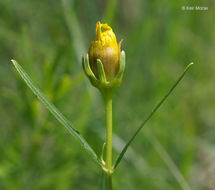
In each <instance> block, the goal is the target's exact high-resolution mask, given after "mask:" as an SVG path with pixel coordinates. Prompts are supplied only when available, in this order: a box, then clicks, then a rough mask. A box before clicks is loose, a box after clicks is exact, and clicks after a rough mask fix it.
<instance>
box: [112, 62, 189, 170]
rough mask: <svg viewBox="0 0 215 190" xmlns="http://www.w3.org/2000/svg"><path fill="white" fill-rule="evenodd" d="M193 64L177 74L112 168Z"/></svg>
mask: <svg viewBox="0 0 215 190" xmlns="http://www.w3.org/2000/svg"><path fill="white" fill-rule="evenodd" d="M192 65H193V63H190V64H189V65H188V66H187V67H186V68H185V70H184V71H183V73H182V74H181V75H180V76H179V78H178V79H177V81H176V82H175V83H174V84H173V86H172V87H171V88H170V90H169V91H168V92H167V93H166V95H165V96H164V97H163V98H162V99H161V101H160V102H159V103H158V104H157V105H156V106H155V108H154V109H153V110H152V112H151V113H150V114H149V115H148V116H147V117H146V119H145V120H144V121H143V123H141V124H140V126H139V127H138V129H137V130H136V132H135V133H134V134H133V136H132V137H131V138H130V140H129V141H128V143H127V144H126V145H125V147H124V148H123V149H122V152H121V153H120V154H119V155H118V157H117V159H116V162H115V164H114V169H115V168H116V167H117V166H118V164H119V163H120V161H121V159H122V158H123V156H124V154H125V153H126V151H127V149H128V147H129V145H130V144H131V143H132V141H133V140H134V139H135V137H136V136H137V134H138V133H139V132H140V130H141V129H142V128H143V126H144V125H145V124H146V123H147V121H149V119H150V118H151V117H152V116H153V115H154V113H155V112H156V111H157V110H158V108H159V107H160V106H161V105H162V104H163V103H164V101H165V100H166V99H167V98H168V96H169V95H170V94H171V92H172V91H173V90H174V89H175V87H176V86H177V85H178V83H179V82H180V81H181V80H182V78H183V77H184V75H185V74H186V72H187V71H188V70H189V68H190V67H191V66H192Z"/></svg>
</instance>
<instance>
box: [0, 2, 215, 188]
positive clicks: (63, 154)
mask: <svg viewBox="0 0 215 190" xmlns="http://www.w3.org/2000/svg"><path fill="white" fill-rule="evenodd" d="M186 5H193V6H196V5H200V6H208V9H209V10H208V11H182V10H181V7H182V6H186ZM214 19H215V1H214V0H195V1H191V0H180V1H179V0H175V1H167V0H164V1H160V0H152V1H147V0H124V1H123V0H119V1H116V0H109V1H100V0H91V1H89V0H59V1H54V0H37V1H33V0H21V1H16V0H1V1H0V189H1V190H73V189H74V190H76V189H77V190H88V189H89V190H91V189H92V190H95V189H98V184H99V177H100V173H101V172H100V168H98V167H97V165H96V164H95V163H94V162H93V161H92V160H91V159H90V158H89V157H88V155H87V153H86V152H85V151H84V150H82V149H81V148H80V145H79V144H78V143H77V142H76V141H75V140H74V139H73V137H71V136H70V135H69V134H68V133H67V132H66V131H65V130H64V128H63V127H62V126H61V125H60V124H59V123H58V122H57V121H56V120H55V119H54V117H53V116H52V115H51V114H50V113H49V112H48V111H47V110H46V109H45V108H44V106H43V105H42V104H41V103H40V102H39V101H38V100H37V99H36V97H35V96H34V95H33V94H32V92H31V91H30V90H29V89H28V87H27V86H26V85H25V84H24V82H23V81H22V80H21V79H20V77H19V76H18V74H17V72H16V71H15V70H14V68H13V67H12V64H11V62H10V59H11V58H14V59H16V60H17V61H18V62H19V63H20V64H21V65H22V67H23V68H24V69H25V70H26V71H27V72H28V73H29V75H30V76H31V77H32V79H33V80H34V81H35V83H36V84H37V85H38V86H39V87H40V88H41V90H42V91H43V92H44V93H45V94H46V96H47V97H48V98H49V100H51V101H52V102H53V103H54V104H55V105H56V107H57V108H59V110H60V111H62V113H63V114H65V115H66V116H67V118H68V119H69V120H70V121H71V122H72V123H73V124H74V126H75V127H76V128H77V129H78V130H79V131H80V132H81V133H82V134H83V136H84V137H85V138H86V139H87V140H88V141H89V143H90V144H91V145H92V147H93V148H94V149H95V150H96V152H97V153H98V154H99V153H100V152H101V147H102V144H103V142H104V140H105V139H104V135H105V133H104V130H105V120H104V106H103V102H102V99H101V97H100V94H99V93H98V91H97V90H96V89H95V88H93V87H91V85H90V83H89V81H88V80H87V78H86V77H85V76H84V74H83V71H82V67H81V64H80V60H81V55H83V54H86V52H87V50H88V47H89V45H90V41H91V40H93V38H94V34H95V24H96V22H97V21H98V20H100V21H102V22H107V23H108V24H109V25H110V26H112V28H113V30H114V32H115V34H116V36H117V38H118V41H119V40H121V39H123V43H122V49H124V50H125V51H126V54H127V65H126V71H125V75H124V81H123V83H122V85H121V87H120V88H119V90H118V91H117V93H116V96H115V97H114V110H113V111H114V129H113V130H114V158H115V157H116V154H117V153H118V152H119V151H120V150H121V149H122V146H123V144H124V143H125V142H126V141H127V140H128V139H129V137H130V136H131V134H132V133H133V132H134V131H135V129H136V128H137V127H138V125H139V124H140V123H141V122H142V121H143V120H144V118H145V116H146V115H147V114H148V113H149V112H150V111H151V110H152V108H153V107H154V106H155V105H156V103H157V102H158V101H159V100H160V99H161V97H162V96H163V95H164V94H165V92H166V91H167V90H168V89H169V87H170V86H171V85H172V84H173V83H174V81H175V80H176V79H177V77H178V76H179V74H180V73H181V72H182V71H183V69H184V68H185V66H186V65H187V64H188V63H190V62H192V61H193V62H194V63H195V65H194V66H193V67H192V68H191V70H190V71H189V72H188V74H187V75H186V77H185V78H184V79H183V81H182V83H180V85H179V86H178V87H177V88H176V90H175V91H174V92H173V94H172V95H171V96H170V97H169V99H168V101H167V102H165V104H164V105H163V106H162V107H161V109H160V110H159V111H158V112H157V113H156V114H155V116H154V117H153V118H152V119H151V120H150V122H149V123H148V124H147V126H145V127H144V129H143V130H142V131H141V133H140V134H139V135H138V136H137V138H136V139H135V141H134V142H133V143H132V146H131V149H129V151H128V153H127V154H126V157H125V158H124V159H123V161H122V163H121V164H120V165H119V167H118V170H117V171H116V172H115V174H114V181H113V183H114V187H115V189H117V190H122V189H126V190H127V189H128V190H139V189H147V190H153V189H156V190H164V189H165V190H172V189H174V190H175V189H176V190H180V189H186V190H188V189H195V190H214V189H215V147H214V145H215V128H214V127H215V126H214V123H215V23H214Z"/></svg>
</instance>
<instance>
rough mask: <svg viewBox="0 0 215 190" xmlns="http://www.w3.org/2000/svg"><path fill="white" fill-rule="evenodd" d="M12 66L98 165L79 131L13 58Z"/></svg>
mask: <svg viewBox="0 0 215 190" xmlns="http://www.w3.org/2000/svg"><path fill="white" fill-rule="evenodd" d="M11 61H12V63H13V65H14V67H15V68H16V70H17V72H18V73H19V75H20V76H21V77H22V79H23V80H24V81H25V83H26V84H27V86H28V87H29V88H30V89H31V90H32V92H33V93H34V94H35V95H36V96H37V98H38V99H39V100H40V101H41V102H42V103H43V104H44V106H45V107H46V108H47V109H48V110H49V111H50V112H51V113H52V115H53V116H54V117H55V118H56V119H57V120H58V121H59V122H60V123H61V124H62V125H63V126H64V127H65V128H66V129H67V131H68V132H69V133H70V134H71V135H72V136H74V137H75V138H76V139H77V141H78V142H79V143H80V144H81V145H82V146H83V147H84V149H85V150H86V151H87V152H88V154H89V155H90V156H91V157H92V158H93V160H94V161H96V163H98V164H99V165H100V161H99V159H98V156H97V154H96V153H95V152H94V150H93V149H92V148H91V147H90V145H89V144H88V143H87V141H86V140H85V139H84V138H83V137H82V136H81V135H80V133H79V131H77V130H76V129H75V128H74V127H73V126H72V124H71V123H70V122H69V120H67V119H66V117H65V116H64V115H63V114H62V113H61V112H60V111H59V110H58V109H57V108H56V107H55V106H54V105H53V104H52V103H51V102H49V101H48V99H47V98H46V97H45V96H44V94H43V93H42V92H41V91H40V89H39V88H37V87H36V85H35V84H34V82H33V81H32V80H31V78H30V77H29V76H28V74H27V73H26V72H25V71H24V69H23V68H22V67H21V66H20V65H19V64H18V63H17V61H15V60H11Z"/></svg>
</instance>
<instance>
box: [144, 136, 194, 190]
mask: <svg viewBox="0 0 215 190" xmlns="http://www.w3.org/2000/svg"><path fill="white" fill-rule="evenodd" d="M145 135H146V137H147V138H148V139H149V141H150V142H151V143H152V145H153V146H154V148H155V149H156V151H157V152H158V154H159V155H160V157H161V158H162V160H163V161H164V162H165V164H166V165H167V167H168V168H169V170H170V171H171V172H172V174H173V175H174V177H175V179H176V180H177V182H178V183H179V185H180V186H181V188H182V189H183V190H191V187H190V185H189V184H188V183H187V181H186V180H185V178H184V176H183V175H182V173H181V172H180V170H179V169H178V167H177V165H176V164H175V163H174V161H173V159H172V158H171V156H170V155H169V154H168V152H167V151H166V150H165V148H164V147H163V146H162V145H161V143H160V142H159V141H158V140H157V139H156V137H154V135H152V134H151V133H149V132H147V134H145Z"/></svg>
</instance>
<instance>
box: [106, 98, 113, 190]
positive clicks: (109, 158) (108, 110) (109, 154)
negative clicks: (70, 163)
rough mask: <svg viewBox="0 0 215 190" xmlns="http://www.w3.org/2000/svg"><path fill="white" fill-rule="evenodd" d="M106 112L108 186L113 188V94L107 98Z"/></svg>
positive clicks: (109, 189)
mask: <svg viewBox="0 0 215 190" xmlns="http://www.w3.org/2000/svg"><path fill="white" fill-rule="evenodd" d="M105 113H106V169H107V172H106V188H107V190H112V96H108V95H107V96H106V98H105Z"/></svg>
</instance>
